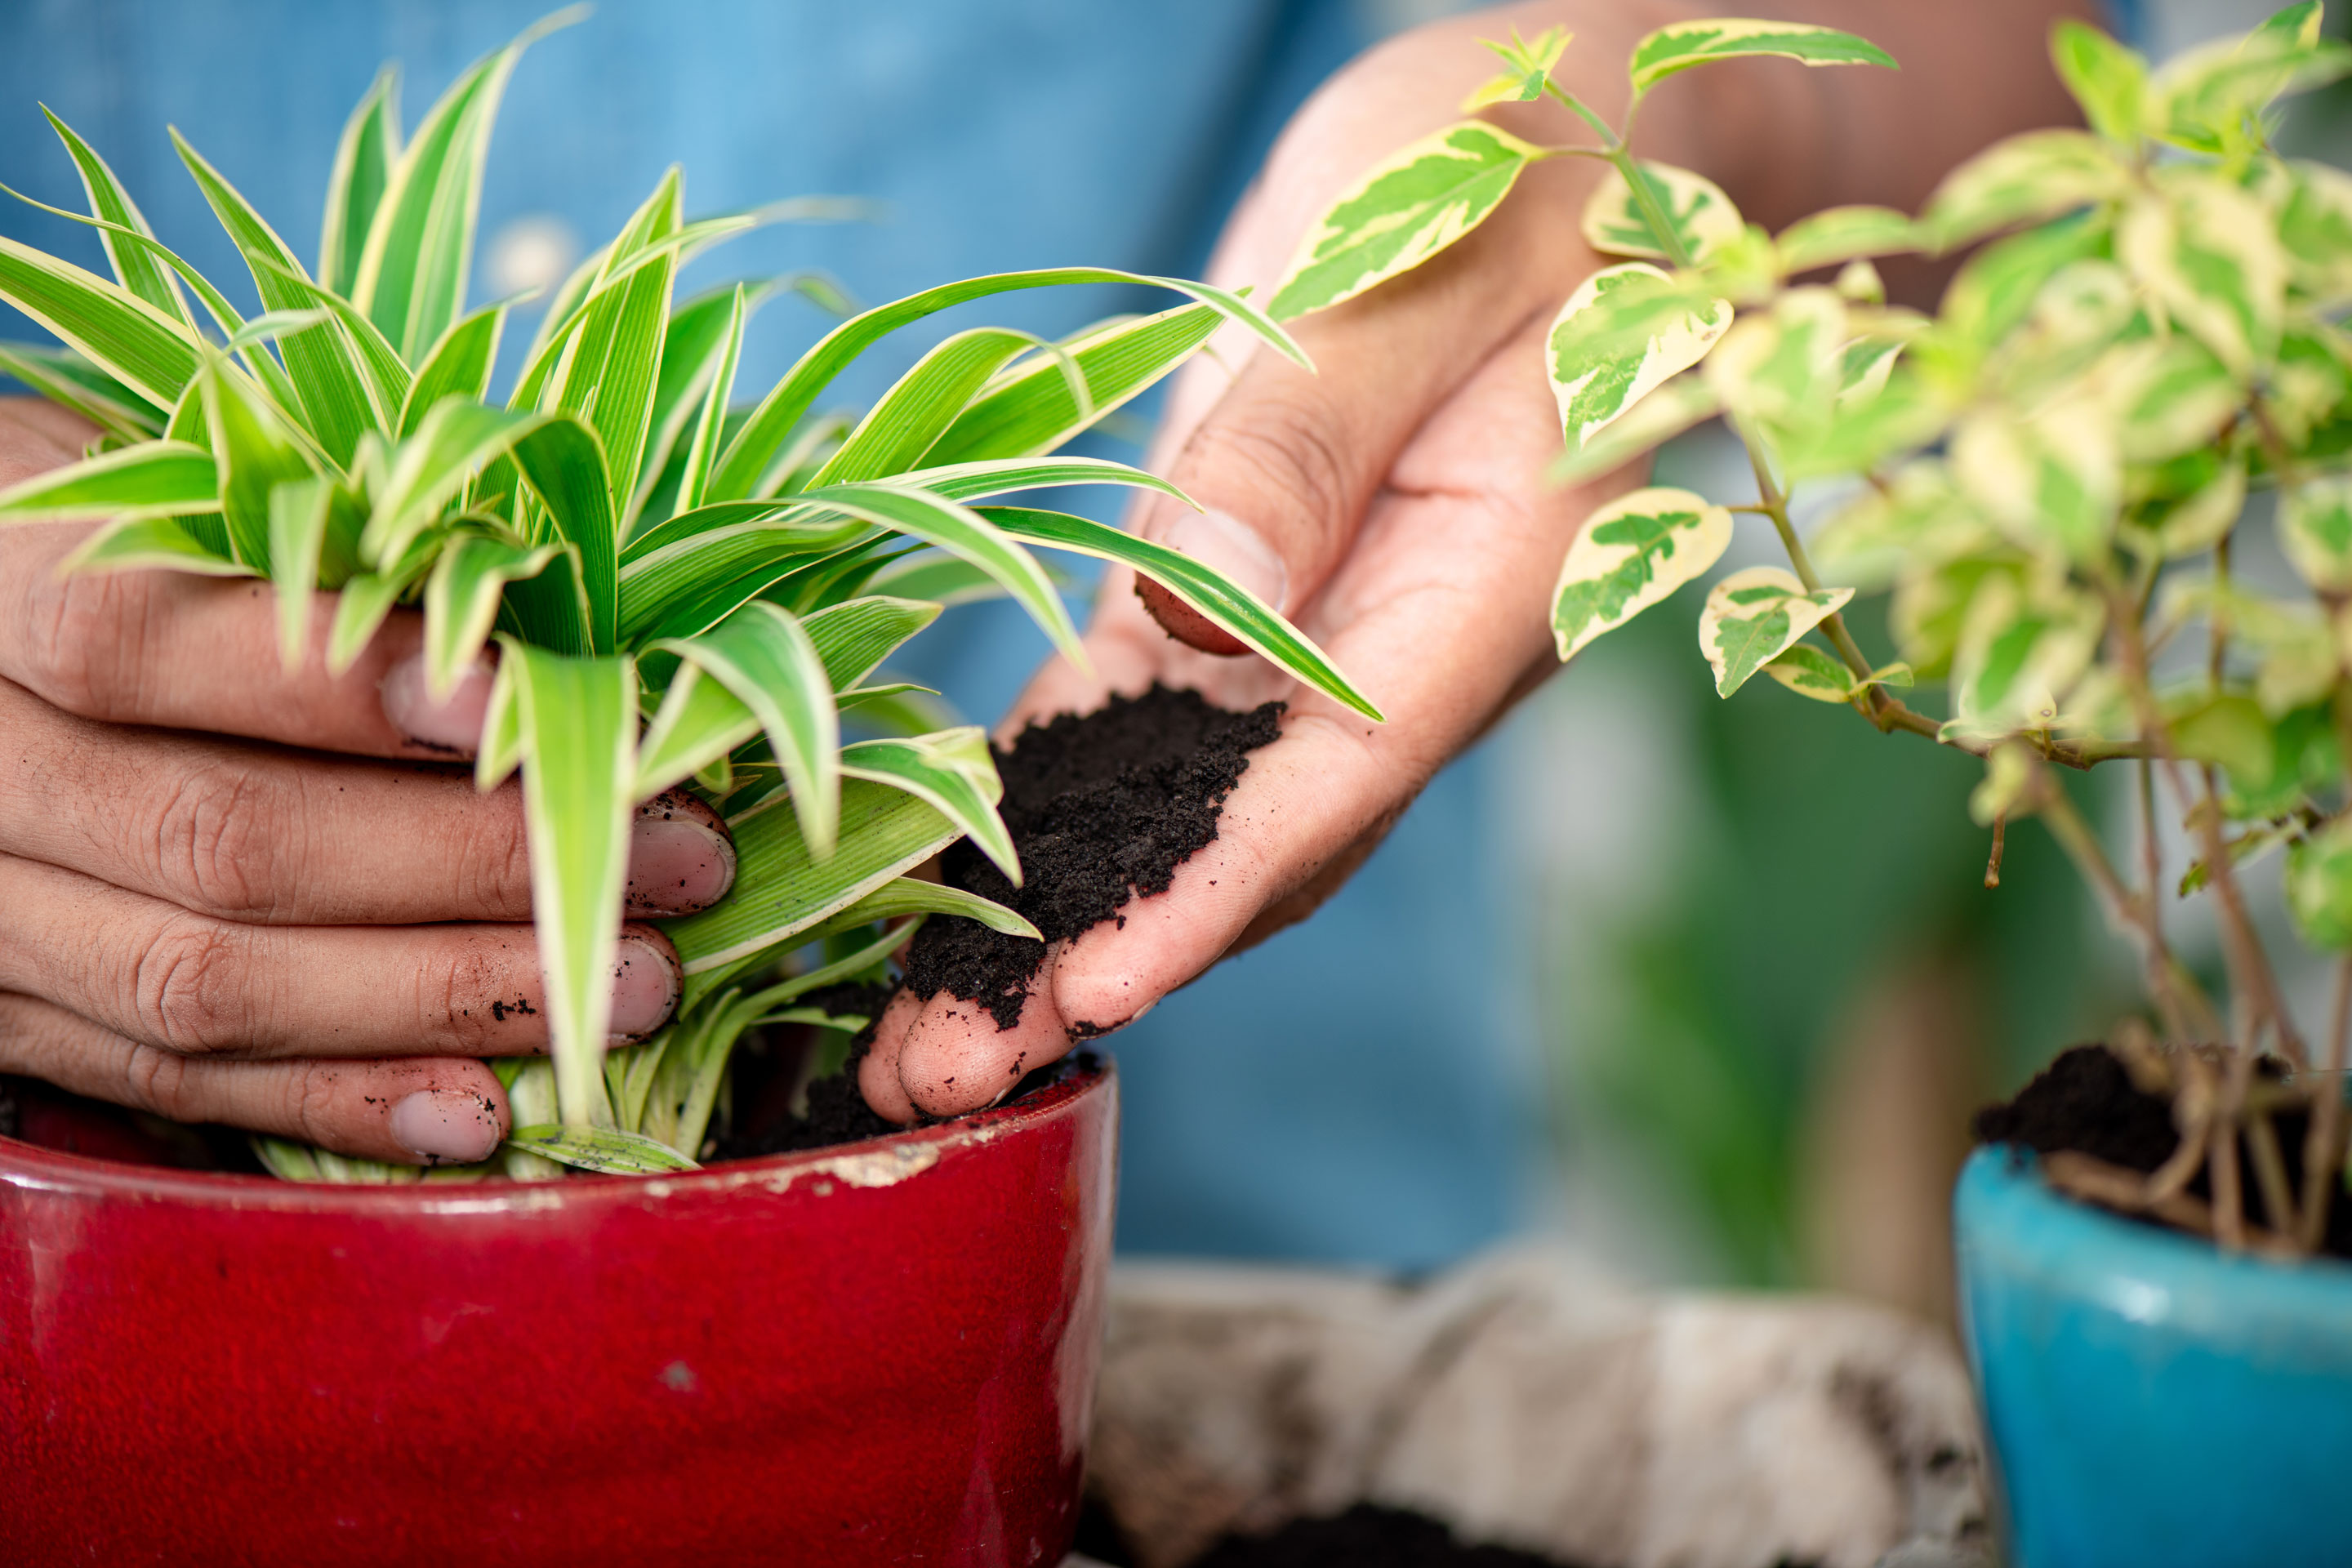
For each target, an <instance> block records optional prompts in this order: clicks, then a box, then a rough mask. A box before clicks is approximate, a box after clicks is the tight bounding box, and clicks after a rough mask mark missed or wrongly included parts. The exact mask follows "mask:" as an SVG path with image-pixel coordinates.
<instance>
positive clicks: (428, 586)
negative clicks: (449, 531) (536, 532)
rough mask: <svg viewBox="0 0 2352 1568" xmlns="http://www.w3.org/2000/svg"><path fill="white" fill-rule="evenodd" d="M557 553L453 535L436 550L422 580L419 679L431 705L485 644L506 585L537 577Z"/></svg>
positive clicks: (471, 535) (545, 548)
mask: <svg viewBox="0 0 2352 1568" xmlns="http://www.w3.org/2000/svg"><path fill="white" fill-rule="evenodd" d="M561 554H562V550H561V549H560V548H559V547H558V546H556V545H552V544H542V545H541V546H540V547H539V548H538V549H536V550H529V549H525V548H524V547H523V546H521V545H519V544H510V543H509V542H507V541H505V540H503V539H493V538H491V537H489V536H488V535H486V534H480V533H460V534H457V536H456V537H454V538H452V539H451V540H450V541H449V542H448V544H447V545H446V546H445V547H444V548H443V549H442V551H441V552H440V554H439V555H438V556H437V557H436V559H435V560H434V563H433V571H432V573H431V574H429V575H428V576H427V577H426V578H425V687H426V689H428V690H430V691H431V692H432V693H433V695H434V697H435V698H436V700H438V699H440V698H445V697H446V696H447V695H448V694H449V693H450V692H451V691H453V690H455V689H457V678H458V677H459V676H460V675H462V674H463V673H464V672H465V670H466V668H467V666H469V665H471V664H472V663H473V662H474V658H475V656H476V655H478V654H479V653H480V652H481V651H482V647H483V645H485V644H487V643H488V641H489V640H490V629H491V627H492V626H494V625H495V624H496V623H497V621H498V616H499V596H500V595H502V594H503V593H504V592H505V591H506V586H507V584H509V583H520V582H522V581H523V580H525V579H526V578H531V577H536V576H538V575H539V574H541V572H544V571H545V570H547V568H548V566H549V565H550V564H551V563H552V562H553V561H554V560H555V558H556V557H557V556H559V555H561Z"/></svg>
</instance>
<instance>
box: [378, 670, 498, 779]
mask: <svg viewBox="0 0 2352 1568" xmlns="http://www.w3.org/2000/svg"><path fill="white" fill-rule="evenodd" d="M493 673H494V672H493V671H492V669H491V668H490V663H489V660H488V659H486V658H478V659H476V660H475V661H474V663H473V666H472V668H469V669H467V671H466V672H465V673H464V674H463V675H460V676H459V677H458V678H457V686H456V688H455V689H452V690H451V691H450V693H449V695H448V696H447V697H446V698H444V699H442V700H439V701H436V700H434V697H433V693H432V690H431V689H430V688H429V687H428V686H427V685H426V683H425V655H424V652H423V651H422V650H421V649H420V650H419V651H417V652H415V653H413V654H410V655H409V656H408V657H407V658H404V659H402V660H401V661H400V662H399V663H398V664H395V665H394V666H393V667H392V668H391V669H390V670H388V671H387V672H386V673H385V675H384V678H383V681H382V683H381V684H380V685H378V687H377V688H376V689H377V690H378V691H379V692H381V693H382V694H383V716H384V717H385V718H386V719H388V720H390V721H392V727H393V728H394V729H395V730H397V731H400V732H401V733H402V734H404V735H405V736H407V737H408V738H409V739H410V740H412V741H414V742H416V743H417V744H418V745H420V746H425V747H427V748H429V749H431V750H433V751H436V752H452V753H454V754H457V755H460V756H468V757H470V756H472V755H473V754H474V748H475V747H476V746H477V745H478V744H479V743H480V742H481V738H482V714H483V712H484V711H485V710H487V709H488V707H489V704H490V678H491V676H492V674H493Z"/></svg>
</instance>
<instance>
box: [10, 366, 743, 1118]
mask: <svg viewBox="0 0 2352 1568" xmlns="http://www.w3.org/2000/svg"><path fill="white" fill-rule="evenodd" d="M90 434H91V432H90V431H89V428H88V427H87V426H83V425H81V424H80V422H79V421H78V420H76V419H75V418H74V417H73V416H70V415H68V414H66V413H64V412H62V411H61V410H58V409H57V408H54V407H52V406H50V405H46V404H40V403H35V402H31V401H29V400H26V399H19V398H9V399H0V486H5V485H9V484H15V483H16V482H17V481H18V480H20V479H26V478H27V477H29V476H30V475H32V474H34V473H37V472H39V471H41V470H42V469H45V468H54V467H57V466H58V465H61V464H63V463H66V462H68V461H71V460H72V459H73V458H76V457H78V456H79V452H80V449H81V447H82V445H83V443H84V442H85V441H86V440H88V439H89V436H90ZM88 532H89V529H88V527H87V526H86V525H83V524H56V525H33V526H19V527H12V528H7V529H0V736H5V737H6V739H7V742H8V743H7V745H6V747H5V750H0V1072H11V1073H21V1074H26V1075H28V1076H31V1077H34V1078H38V1079H46V1080H47V1081H48V1082H50V1083H53V1084H56V1085H58V1087H60V1088H63V1089H71V1090H74V1091H76V1092H78V1093H81V1094H86V1095H90V1096H93V1097H95V1098H98V1099H101V1100H111V1101H114V1102H116V1103H118V1104H122V1105H128V1106H131V1107H134V1108H137V1109H140V1110H151V1111H154V1112H156V1113H158V1114H161V1115H163V1116H167V1117H170V1118H172V1119H173V1120H175V1121H218V1122H226V1123H229V1124H231V1125H235V1126H238V1127H243V1128H247V1129H249V1130H252V1131H259V1132H269V1133H275V1134H278V1135H280V1136H283V1137H289V1138H297V1139H301V1140H304V1141H306V1142H313V1143H318V1144H320V1145H323V1146H324V1147H326V1148H329V1149H331V1150H334V1151H337V1152H341V1153H346V1154H354V1155H360V1156H364V1157H367V1158H372V1159H377V1160H386V1161H393V1162H398V1163H412V1164H413V1163H448V1162H466V1161H472V1160H479V1159H482V1158H485V1157H487V1156H488V1154H489V1153H490V1152H492V1151H493V1150H495V1149H496V1148H497V1146H498V1143H499V1140H500V1139H501V1138H503V1137H504V1136H505V1135H506V1133H507V1131H509V1112H508V1108H507V1103H506V1096H505V1093H504V1091H503V1090H502V1089H500V1087H499V1081H498V1079H497V1077H496V1075H494V1074H493V1073H492V1072H491V1071H490V1069H489V1068H488V1067H486V1066H485V1065H483V1063H482V1062H481V1061H480V1060H479V1059H478V1058H481V1057H484V1056H506V1055H520V1054H527V1053H537V1052H541V1051H544V1050H545V1049H546V1048H547V1038H548V1034H547V1020H546V1016H545V1011H544V1009H543V1007H542V1006H541V994H542V993H541V981H540V974H539V964H538V955H537V949H536V947H535V945H534V943H533V941H532V935H531V927H530V924H529V923H528V922H529V921H530V864H529V856H528V853H527V850H526V847H525V843H524V836H523V826H522V807H521V802H520V795H519V793H518V791H517V790H516V789H515V788H514V787H513V786H512V785H509V786H508V787H507V788H504V789H500V790H497V791H493V792H492V793H490V794H488V795H482V794H480V793H478V792H477V791H476V789H475V788H474V784H473V780H472V777H471V770H470V769H457V768H453V767H450V766H447V765H446V764H447V763H450V762H452V761H454V760H457V759H461V758H463V757H465V756H466V755H467V754H469V753H470V752H472V750H473V746H474V742H475V738H476V737H477V735H478V733H479V731H480V725H481V717H482V710H483V703H484V701H485V700H486V698H487V697H488V669H487V668H477V669H476V670H474V671H472V672H470V673H469V674H468V675H467V677H466V679H464V680H463V681H462V682H461V684H460V685H459V686H458V687H457V690H456V691H455V693H454V694H453V695H452V696H451V697H450V698H449V700H446V702H441V703H436V702H434V701H433V700H431V699H430V696H429V694H428V693H427V692H426V690H425V681H424V673H423V664H422V659H421V656H420V655H419V652H418V649H419V647H420V644H421V637H422V617H421V616H418V615H416V614H415V612H411V611H403V612H398V613H395V614H394V616H393V617H392V618H391V620H390V621H388V622H387V623H386V625H385V626H384V628H383V631H382V632H381V633H380V634H378V636H377V637H375V639H374V640H373V642H372V643H371V644H370V645H369V646H368V647H367V649H366V650H365V651H364V652H363V653H362V655H361V656H360V658H359V659H358V661H357V662H356V663H354V664H353V665H352V668H349V669H348V670H346V671H345V672H344V673H342V674H341V675H340V676H331V675H329V674H328V673H327V669H326V662H325V657H324V652H323V649H324V642H325V628H326V626H327V623H328V621H329V619H330V616H331V607H332V606H331V601H327V600H324V599H322V600H321V604H322V606H324V608H323V610H322V613H321V614H319V615H316V616H313V617H312V622H313V626H314V628H315V629H316V632H317V636H316V637H314V638H313V642H312V646H311V647H310V651H309V653H308V655H307V657H306V658H305V659H304V661H303V664H302V666H301V668H299V670H297V671H295V672H293V673H291V674H289V673H287V672H286V671H285V669H284V668H283V667H282V665H281V663H280V659H279V654H278V631H277V619H276V615H277V612H276V608H275V605H274V602H273V599H272V590H271V589H270V588H269V587H268V585H267V584H260V583H257V582H256V581H254V580H252V579H249V578H206V577H193V576H186V575H182V574H173V573H162V572H127V573H120V574H110V575H76V576H69V577H68V576H60V575H59V574H58V571H57V567H58V563H59V562H60V561H62V560H63V559H64V558H65V557H66V556H67V555H68V553H69V552H71V551H72V549H73V548H74V546H75V545H77V544H78V543H79V542H80V541H81V540H82V539H83V538H84V537H86V536H87V534H88ZM297 748H299V749H297ZM318 752H339V753H343V755H341V756H321V755H318V754H315V753H318ZM362 758H364V759H372V760H366V761H362V760H357V759H362ZM734 868H735V860H734V849H733V847H732V845H731V844H730V843H729V842H728V840H727V837H726V835H725V830H724V828H723V827H721V826H719V823H718V820H717V817H716V816H715V814H713V813H711V812H710V811H709V808H708V807H706V806H704V805H701V804H700V803H699V802H697V801H693V800H691V799H690V797H687V796H684V795H671V796H664V797H660V798H659V799H657V800H656V801H654V802H650V803H648V805H646V807H644V808H641V809H640V811H639V814H638V821H637V825H636V830H635V839H634V842H633V851H632V858H631V862H630V883H629V887H630V903H629V912H630V913H632V914H636V915H672V914H683V913H688V912H690V911H691V910H696V909H700V908H703V907H706V906H708V905H709V904H711V903H714V902H716V901H717V900H719V898H720V897H722V896H723V895H724V894H725V892H726V890H727V888H728V886H729V884H730V882H731V881H732V879H733V877H734ZM678 990H679V983H678V973H677V955H676V954H675V952H672V951H671V949H670V947H669V943H668V942H667V939H665V938H664V937H662V935H661V934H660V933H659V932H658V931H656V930H654V928H652V927H650V926H644V925H631V926H628V927H626V928H625V932H624V940H623V942H622V944H621V960H620V964H619V966H618V968H617V970H616V974H615V979H614V1015H613V1026H614V1030H615V1031H616V1033H619V1034H625V1035H628V1036H631V1037H635V1036H638V1035H643V1034H646V1033H647V1032H650V1031H651V1030H653V1029H655V1028H657V1027H658V1026H660V1025H661V1024H662V1023H663V1022H664V1021H666V1020H667V1018H668V1016H669V1015H670V1012H671V1011H672V1009H673V1008H674V1007H675V1006H676V1005H677V995H678Z"/></svg>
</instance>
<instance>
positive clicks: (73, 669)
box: [22, 572, 148, 720]
mask: <svg viewBox="0 0 2352 1568" xmlns="http://www.w3.org/2000/svg"><path fill="white" fill-rule="evenodd" d="M145 576H146V574H143V573H116V572H108V573H96V574H73V575H70V576H63V577H60V576H58V575H57V574H53V573H42V574H38V576H37V580H36V581H34V582H33V583H31V584H27V585H26V589H25V605H24V613H25V628H26V637H25V640H24V644H23V659H24V664H25V669H24V679H23V682H22V683H23V684H24V685H26V686H27V687H29V688H30V689H32V690H33V691H35V692H36V693H37V694H38V695H39V696H41V697H43V698H46V699H47V700H48V701H49V702H50V703H51V704H53V705H54V706H56V707H58V708H62V709H64V710H67V711H68V712H69V713H79V714H80V715H81V716H82V717H83V718H85V719H108V720H110V719H118V718H121V717H122V716H124V715H125V714H128V713H131V712H135V711H136V710H137V709H138V707H139V690H138V681H139V671H140V668H141V667H142V660H141V658H140V648H141V646H142V643H143V642H144V640H145V634H144V628H145V624H146V618H147V595H148V588H147V584H146V583H145V581H144V578H145Z"/></svg>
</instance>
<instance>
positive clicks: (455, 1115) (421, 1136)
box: [391, 1089, 499, 1165]
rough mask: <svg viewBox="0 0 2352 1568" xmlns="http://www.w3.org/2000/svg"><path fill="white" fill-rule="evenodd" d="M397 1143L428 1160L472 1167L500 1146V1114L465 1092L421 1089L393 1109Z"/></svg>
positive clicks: (404, 1098) (474, 1095) (485, 1102)
mask: <svg viewBox="0 0 2352 1568" xmlns="http://www.w3.org/2000/svg"><path fill="white" fill-rule="evenodd" d="M391 1131H392V1136H393V1141H394V1142H396V1143H398V1144H399V1145H400V1146H401V1147H402V1148H404V1149H405V1150H407V1151H408V1152H410V1153H412V1154H415V1155H417V1156H419V1157H420V1158H423V1159H426V1160H446V1161H448V1162H450V1163H453V1164H459V1165H470V1164H472V1163H474V1162H475V1161H477V1160H487V1159H488V1158H489V1157H490V1152H491V1151H492V1150H494V1149H496V1148H497V1147H498V1146H499V1113H498V1111H497V1110H495V1109H493V1108H492V1107H491V1105H490V1103H489V1101H488V1100H484V1099H483V1098H482V1097H481V1096H480V1095H478V1094H468V1093H467V1092H466V1091H465V1090H464V1089H418V1090H417V1091H416V1092H415V1094H409V1095H403V1096H402V1097H401V1099H400V1100H399V1102H398V1103H397V1104H395V1105H394V1106H393V1108H392V1120H391Z"/></svg>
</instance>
